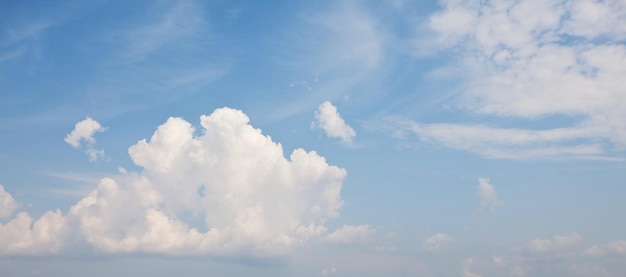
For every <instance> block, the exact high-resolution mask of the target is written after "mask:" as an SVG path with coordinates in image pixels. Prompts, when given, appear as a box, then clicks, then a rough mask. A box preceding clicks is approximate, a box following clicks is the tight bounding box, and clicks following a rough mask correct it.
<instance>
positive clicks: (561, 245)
mask: <svg viewBox="0 0 626 277" xmlns="http://www.w3.org/2000/svg"><path fill="white" fill-rule="evenodd" d="M581 241H582V237H581V236H580V235H579V234H578V233H574V232H571V233H566V234H562V235H556V236H554V237H553V238H552V239H532V240H530V241H529V242H528V243H526V245H525V246H524V249H525V250H526V251H528V252H530V253H546V252H552V251H557V250H562V249H565V248H568V247H570V246H573V245H576V244H578V243H579V242H581Z"/></svg>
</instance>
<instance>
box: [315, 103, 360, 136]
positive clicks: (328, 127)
mask: <svg viewBox="0 0 626 277" xmlns="http://www.w3.org/2000/svg"><path fill="white" fill-rule="evenodd" d="M311 128H319V129H322V130H323V131H324V132H325V133H326V135H327V136H328V137H332V138H340V139H341V140H342V141H343V142H348V143H349V142H352V139H353V138H354V137H355V136H356V132H355V131H354V129H352V127H350V125H348V124H346V122H345V121H344V120H343V118H341V115H340V114H339V112H338V111H337V107H335V106H334V105H333V104H332V103H331V102H330V101H326V102H324V103H322V104H321V105H320V106H319V107H318V109H317V111H315V121H313V123H312V124H311Z"/></svg>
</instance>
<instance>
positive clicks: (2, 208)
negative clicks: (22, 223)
mask: <svg viewBox="0 0 626 277" xmlns="http://www.w3.org/2000/svg"><path fill="white" fill-rule="evenodd" d="M18 207H19V205H18V204H17V202H15V199H13V196H11V194H10V193H8V192H7V191H6V190H4V186H2V185H0V218H7V217H9V216H11V215H12V214H13V212H15V210H17V208H18Z"/></svg>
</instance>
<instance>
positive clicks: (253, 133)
mask: <svg viewBox="0 0 626 277" xmlns="http://www.w3.org/2000/svg"><path fill="white" fill-rule="evenodd" d="M248 122H249V119H248V117H247V116H246V115H245V114H244V113H243V112H241V111H238V110H233V109H229V108H221V109H217V110H215V112H213V113H212V114H211V115H208V116H206V115H204V116H202V117H201V126H202V129H203V132H202V134H201V135H198V136H194V133H195V129H194V127H193V126H192V125H191V124H190V123H189V122H187V121H185V120H183V119H181V118H170V119H168V120H167V122H165V123H164V124H163V125H161V126H159V127H158V129H157V130H156V131H155V133H154V134H153V136H152V137H151V138H150V140H145V139H144V140H141V141H139V142H138V143H137V144H135V145H133V146H131V147H130V148H129V154H130V157H131V159H132V160H133V162H134V163H135V164H137V165H139V166H141V167H142V168H143V170H141V171H140V172H126V171H125V170H122V174H121V175H119V176H114V177H110V178H103V179H102V180H101V181H100V183H99V185H98V187H97V188H96V189H95V190H94V191H92V192H91V193H90V194H89V195H87V196H86V197H84V198H82V199H81V200H80V201H78V203H76V204H75V205H74V206H72V207H71V208H70V209H69V212H67V213H66V214H65V215H63V214H62V213H61V212H60V211H58V210H57V211H54V212H53V211H49V212H47V213H46V214H44V216H42V217H41V218H40V219H37V220H34V219H32V218H31V217H30V216H29V215H28V214H27V213H25V212H22V213H19V214H18V215H17V216H16V217H15V218H14V219H12V220H11V221H9V222H7V223H6V224H4V225H0V234H2V238H3V239H2V240H1V243H0V253H4V254H44V253H58V252H62V251H64V250H66V249H68V248H69V247H70V246H71V245H72V243H74V242H75V241H78V243H84V244H87V245H89V246H91V247H93V249H94V250H96V251H98V252H105V253H134V252H147V253H165V254H175V255H195V254H203V253H205V254H215V255H230V254H238V253H244V254H248V255H256V256H272V255H281V254H285V253H288V252H289V251H290V250H291V249H292V248H293V247H296V246H297V245H300V244H302V243H304V242H306V241H307V240H309V239H312V238H315V237H319V236H321V235H322V234H324V233H325V232H326V227H325V226H324V222H325V221H326V220H327V219H329V218H333V217H337V216H338V215H339V209H340V208H341V206H342V205H343V201H342V200H341V198H340V193H341V187H342V181H343V179H344V177H345V176H346V171H345V170H344V169H341V168H338V167H336V166H332V165H329V164H327V163H326V160H325V159H324V158H323V157H321V156H320V155H318V154H317V153H315V152H314V151H311V152H306V151H305V150H303V149H296V150H294V151H293V152H292V154H291V156H290V157H289V159H287V158H285V157H284V154H283V149H282V147H281V145H280V144H278V143H275V142H273V141H272V140H271V138H270V137H269V136H266V135H263V134H262V133H261V130H259V129H256V128H254V127H252V126H251V125H249V123H248ZM183 214H191V215H192V216H193V217H194V218H196V219H197V220H199V221H202V222H203V224H201V225H202V226H200V227H191V226H190V224H189V223H188V222H187V221H185V220H183V216H182V215H183ZM31 224H32V225H31ZM31 226H32V227H31ZM23 234H28V235H23ZM70 237H71V239H70ZM76 238H78V239H76ZM18 246H20V247H18ZM21 246H26V247H21Z"/></svg>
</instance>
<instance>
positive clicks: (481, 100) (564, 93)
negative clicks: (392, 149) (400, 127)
mask: <svg viewBox="0 0 626 277" xmlns="http://www.w3.org/2000/svg"><path fill="white" fill-rule="evenodd" d="M625 19H626V3H625V2H624V1H513V0H505V1H497V2H493V1H487V2H485V1H480V2H479V1H442V10H441V11H440V12H437V13H435V14H434V15H433V16H431V17H430V20H429V23H428V24H429V27H430V29H431V30H432V31H433V32H434V33H435V34H436V36H437V42H438V45H437V46H438V47H443V48H444V49H445V48H451V49H453V50H451V51H453V52H454V53H455V56H456V57H457V58H458V59H457V67H459V68H461V69H462V71H463V77H464V79H463V80H462V81H463V87H462V89H461V94H460V96H459V97H458V98H457V107H460V108H462V109H465V110H467V111H469V112H471V113H477V114H481V115H488V116H495V117H501V118H522V119H524V120H530V121H536V122H543V121H542V120H544V119H545V120H546V121H549V119H550V118H549V117H550V116H562V117H564V118H568V119H570V120H569V121H571V122H572V123H562V124H560V125H559V126H557V127H553V128H548V129H511V128H500V127H488V126H482V125H468V124H463V123H461V124H432V125H424V126H420V125H419V124H418V125H417V126H416V127H417V129H416V130H414V131H416V133H417V134H418V135H419V136H420V137H421V138H423V139H425V140H433V141H437V142H440V143H442V144H444V145H446V146H448V147H452V148H456V149H462V150H467V151H471V152H474V153H478V154H480V155H483V156H488V157H493V158H516V157H523V158H524V157H525V158H545V157H555V156H556V157H572V158H590V159H596V158H599V157H604V158H606V156H612V155H611V153H612V152H614V151H622V150H624V149H625V147H626V123H624V121H623V120H622V119H623V118H624V117H626V93H624V92H625V91H626V84H625V83H624V82H621V79H622V76H624V74H625V73H626V46H625V45H624V44H623V41H624V39H626V31H625V30H624V28H621V26H622V25H623V22H624V20H625ZM551 125H553V124H551ZM492 136H493V137H492ZM505 136H508V137H510V138H511V139H512V140H511V141H510V142H509V141H507V140H506V139H502V137H505ZM493 142H495V143H493ZM492 143H493V144H492Z"/></svg>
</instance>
